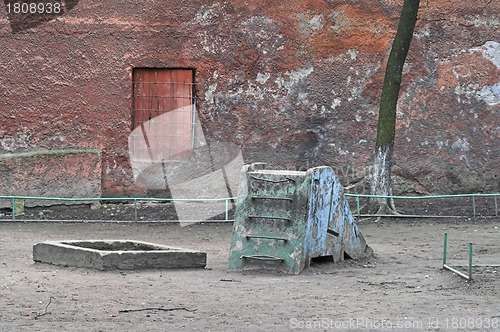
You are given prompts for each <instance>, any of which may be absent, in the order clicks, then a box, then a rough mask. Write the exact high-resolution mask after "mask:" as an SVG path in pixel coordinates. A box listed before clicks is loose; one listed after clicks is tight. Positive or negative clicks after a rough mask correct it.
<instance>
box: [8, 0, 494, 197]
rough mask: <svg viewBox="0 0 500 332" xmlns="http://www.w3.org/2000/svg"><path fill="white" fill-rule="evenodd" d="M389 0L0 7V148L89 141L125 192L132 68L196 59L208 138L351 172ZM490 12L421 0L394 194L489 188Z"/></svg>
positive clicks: (387, 30)
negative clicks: (47, 15)
mask: <svg viewBox="0 0 500 332" xmlns="http://www.w3.org/2000/svg"><path fill="white" fill-rule="evenodd" d="M400 2H401V1H394V0H384V1H365V2H363V4H362V5H360V4H359V2H358V1H353V0H352V1H336V0H328V1H323V0H321V1H320V0H311V1H299V0H271V1H250V2H249V1H242V0H234V1H202V0H199V1H189V2H184V3H179V2H174V1H170V0H165V1H151V0H149V1H148V0H147V1H141V2H137V1H132V0H124V1H116V0H108V1H105V2H96V1H90V0H80V1H72V3H73V4H72V6H73V8H72V9H71V10H69V11H68V12H67V13H65V14H64V15H61V16H59V17H56V18H54V19H52V20H48V21H46V22H43V23H40V24H38V25H36V26H34V27H32V28H29V29H24V30H21V31H17V32H13V29H12V26H11V24H10V23H11V21H10V20H12V17H11V16H8V15H7V14H6V11H5V10H0V70H1V71H2V75H1V76H0V96H1V98H0V112H1V114H2V117H1V119H0V154H6V153H17V152H23V151H31V150H37V149H66V148H90V149H99V150H100V151H102V153H101V163H102V164H101V169H102V175H101V181H102V184H101V188H102V193H103V195H104V196H119V195H136V194H140V191H141V190H142V189H141V188H138V187H136V186H135V184H134V182H133V176H132V171H131V169H130V161H129V156H128V146H127V138H128V135H129V134H130V130H131V72H132V68H134V67H183V68H195V69H196V81H197V86H196V94H197V100H198V102H197V109H198V111H199V115H200V120H201V122H202V126H203V128H204V131H205V134H206V136H207V139H208V140H212V141H223V142H232V143H236V144H239V145H241V146H242V148H243V156H244V158H245V161H246V162H253V161H264V162H268V163H269V164H271V165H275V166H279V167H285V168H289V169H303V168H307V167H312V166H316V165H330V166H333V167H334V168H335V169H336V170H337V174H338V175H339V176H340V178H341V179H342V181H343V182H344V184H345V185H348V184H355V183H357V182H358V181H360V180H363V179H364V178H366V175H367V174H368V168H369V166H370V158H371V155H372V152H373V148H374V139H375V130H376V121H377V113H378V101H379V96H380V92H381V87H382V79H383V74H384V68H385V62H386V60H387V57H388V54H389V49H390V46H391V41H392V38H393V36H394V34H395V29H396V26H397V20H398V16H399V12H400V6H401V3H400ZM485 4H486V2H485ZM498 12H500V3H499V2H497V1H493V2H491V3H490V4H489V6H487V7H485V8H483V6H481V5H480V4H479V5H478V3H471V2H470V1H465V0H454V1H451V0H448V1H445V0H433V1H429V2H428V3H426V2H422V8H421V11H420V15H419V21H418V22H417V28H416V32H415V38H414V40H413V43H412V47H411V50H410V54H409V56H408V60H407V64H406V66H405V69H404V72H405V76H404V79H403V86H402V90H401V98H400V102H399V105H398V106H399V109H398V117H397V121H398V122H397V134H396V146H395V156H394V158H393V160H394V163H395V166H394V175H395V179H396V181H395V182H396V188H395V192H396V193H403V192H407V193H412V192H422V193H427V192H428V193H455V192H492V191H498V190H499V176H500V169H499V164H500V162H499V155H500V151H499V145H500V114H499V99H500V67H499V62H500V61H499V57H500V56H499V52H500V51H499V47H500V46H499V45H500V44H499V43H500V34H499V31H500V21H499V18H498ZM363 183H364V182H363V181H361V182H360V184H359V186H360V187H359V188H358V189H356V190H357V192H360V190H363V189H362V188H363ZM4 194H10V193H4ZM47 194H48V195H49V194H50V193H47Z"/></svg>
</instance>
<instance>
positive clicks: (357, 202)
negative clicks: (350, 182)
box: [356, 196, 360, 217]
mask: <svg viewBox="0 0 500 332" xmlns="http://www.w3.org/2000/svg"><path fill="white" fill-rule="evenodd" d="M356 211H358V217H359V215H360V211H359V196H356Z"/></svg>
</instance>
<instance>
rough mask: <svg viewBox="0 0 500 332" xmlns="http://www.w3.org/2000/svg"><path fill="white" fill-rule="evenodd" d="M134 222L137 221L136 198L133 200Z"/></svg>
mask: <svg viewBox="0 0 500 332" xmlns="http://www.w3.org/2000/svg"><path fill="white" fill-rule="evenodd" d="M134 220H135V221H137V198H134Z"/></svg>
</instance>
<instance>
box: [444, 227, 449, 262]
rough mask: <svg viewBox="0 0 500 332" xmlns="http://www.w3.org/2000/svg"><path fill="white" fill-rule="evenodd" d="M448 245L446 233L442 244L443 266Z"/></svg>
mask: <svg viewBox="0 0 500 332" xmlns="http://www.w3.org/2000/svg"><path fill="white" fill-rule="evenodd" d="M447 245H448V233H444V244H443V266H444V265H446V246H447Z"/></svg>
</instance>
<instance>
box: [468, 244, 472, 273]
mask: <svg viewBox="0 0 500 332" xmlns="http://www.w3.org/2000/svg"><path fill="white" fill-rule="evenodd" d="M468 272H469V280H472V243H469V271H468Z"/></svg>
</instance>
